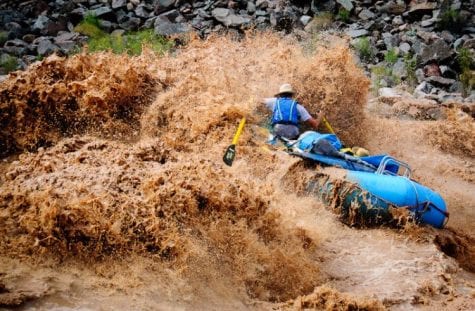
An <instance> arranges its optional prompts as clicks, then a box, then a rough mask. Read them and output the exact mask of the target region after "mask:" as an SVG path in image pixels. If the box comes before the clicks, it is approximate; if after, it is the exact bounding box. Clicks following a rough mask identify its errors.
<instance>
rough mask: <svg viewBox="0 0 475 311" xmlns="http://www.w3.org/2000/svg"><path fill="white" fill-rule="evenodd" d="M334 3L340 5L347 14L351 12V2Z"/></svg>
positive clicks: (340, 0)
mask: <svg viewBox="0 0 475 311" xmlns="http://www.w3.org/2000/svg"><path fill="white" fill-rule="evenodd" d="M336 2H337V3H338V4H340V5H341V6H342V7H343V8H344V9H345V10H347V11H348V12H350V11H351V10H353V3H352V2H351V0H336Z"/></svg>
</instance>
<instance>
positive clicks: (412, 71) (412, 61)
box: [404, 53, 417, 88]
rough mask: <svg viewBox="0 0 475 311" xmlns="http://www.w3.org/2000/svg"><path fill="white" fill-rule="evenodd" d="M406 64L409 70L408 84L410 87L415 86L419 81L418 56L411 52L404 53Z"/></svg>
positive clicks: (407, 70)
mask: <svg viewBox="0 0 475 311" xmlns="http://www.w3.org/2000/svg"><path fill="white" fill-rule="evenodd" d="M404 65H405V66H406V72H407V79H406V81H407V84H408V85H409V87H411V88H413V87H415V86H416V83H417V76H416V69H417V58H416V57H413V55H411V54H410V53H408V54H406V55H404Z"/></svg>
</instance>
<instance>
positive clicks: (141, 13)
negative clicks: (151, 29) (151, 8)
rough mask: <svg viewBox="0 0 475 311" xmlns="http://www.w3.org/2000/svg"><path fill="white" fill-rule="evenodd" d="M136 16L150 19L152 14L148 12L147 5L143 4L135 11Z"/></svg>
mask: <svg viewBox="0 0 475 311" xmlns="http://www.w3.org/2000/svg"><path fill="white" fill-rule="evenodd" d="M134 12H135V15H136V16H138V17H141V18H144V19H145V18H149V16H150V12H148V11H147V9H146V8H145V5H143V4H141V5H139V6H138V7H137V8H136V9H135V11H134Z"/></svg>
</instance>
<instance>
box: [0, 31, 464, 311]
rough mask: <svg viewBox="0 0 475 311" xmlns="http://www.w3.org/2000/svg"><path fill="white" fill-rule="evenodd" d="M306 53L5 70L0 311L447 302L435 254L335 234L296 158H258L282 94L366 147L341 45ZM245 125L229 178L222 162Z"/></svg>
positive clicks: (283, 45) (75, 60)
mask: <svg viewBox="0 0 475 311" xmlns="http://www.w3.org/2000/svg"><path fill="white" fill-rule="evenodd" d="M305 50H306V49H305V47H303V46H302V45H301V44H300V43H298V42H296V41H294V40H292V39H291V38H280V37H278V36H277V35H274V34H266V33H264V34H258V35H250V36H248V37H247V38H246V39H243V40H242V41H236V40H233V39H232V38H228V37H214V38H210V39H209V40H207V41H200V40H194V39H191V41H190V42H189V44H188V45H187V46H186V47H183V48H182V49H181V50H179V51H176V52H175V53H174V54H170V55H166V56H164V57H161V58H156V57H155V56H154V55H153V54H151V53H149V52H145V53H144V54H143V55H142V56H140V57H134V58H130V57H127V56H116V55H112V54H109V53H102V54H94V55H86V54H84V55H77V56H73V57H71V58H68V59H63V58H58V57H51V58H48V59H46V60H44V61H43V62H41V63H39V64H37V65H35V66H33V67H32V68H30V69H29V70H28V71H26V72H23V73H15V74H14V75H13V76H10V78H9V79H8V80H7V81H5V82H4V83H2V84H1V85H0V105H1V106H0V109H1V111H2V115H1V117H0V121H1V124H2V130H1V134H0V146H2V155H3V156H7V155H10V157H9V158H6V159H7V160H6V161H4V163H3V164H2V165H1V166H0V169H1V172H2V176H1V186H0V219H1V224H2V226H1V228H0V232H1V235H2V237H1V238H0V249H1V250H2V257H1V258H2V260H1V267H2V270H3V271H4V273H3V274H2V275H0V277H1V279H0V281H1V282H0V283H2V284H5V288H4V289H3V290H0V303H3V304H4V305H15V304H14V303H13V302H11V303H10V304H7V303H6V302H5V301H7V300H5V299H6V298H5V297H6V296H4V295H10V296H8V297H9V298H12V297H13V296H12V295H14V294H16V295H17V296H18V295H19V296H18V297H20V298H17V300H16V301H17V302H18V304H21V303H22V302H23V301H26V300H29V299H30V300H35V299H36V301H33V302H30V303H29V304H26V305H25V308H27V309H28V308H35V307H38V308H45V307H47V308H49V309H54V308H63V307H64V308H70V309H75V308H80V307H81V306H82V307H91V308H94V306H98V305H99V306H102V307H104V308H106V309H107V308H114V306H115V307H121V308H123V307H124V306H126V307H129V308H138V309H147V308H150V309H156V308H176V307H181V308H185V309H186V308H192V307H200V306H201V307H203V308H204V307H210V306H215V307H224V308H233V309H248V308H253V309H260V308H262V309H268V308H273V307H275V308H282V309H287V308H290V309H292V308H297V309H298V308H310V307H314V308H327V309H340V308H343V309H348V308H349V309H351V308H354V307H360V308H361V309H365V310H380V309H383V308H384V306H386V307H388V306H389V307H391V306H396V307H397V306H402V307H407V306H413V305H418V304H428V303H430V300H431V295H432V296H437V295H445V293H446V292H447V291H448V294H447V295H451V296H450V297H453V296H454V295H455V290H456V289H457V288H458V287H457V286H458V285H457V284H458V283H457V282H455V281H452V279H453V278H454V277H455V275H456V273H457V264H456V262H455V261H453V260H452V259H449V258H447V257H446V256H445V255H443V254H442V253H441V252H440V251H439V250H438V249H437V248H436V247H435V246H434V245H433V244H432V243H430V242H427V241H426V242H420V241H416V239H415V238H411V236H412V235H410V234H409V235H407V236H408V238H407V239H409V240H407V239H406V238H405V236H406V235H405V234H404V233H401V232H395V231H391V230H388V229H378V230H369V231H365V230H362V231H359V230H355V229H352V228H348V227H345V226H344V225H342V224H341V223H339V222H338V221H337V220H336V217H335V216H334V215H333V214H331V213H329V212H328V211H326V210H325V208H324V206H323V205H322V204H321V203H319V202H318V201H316V200H315V199H314V198H311V197H305V196H300V195H297V194H295V193H292V192H290V191H289V190H288V188H286V187H285V185H284V184H285V183H283V181H284V179H285V178H287V177H288V176H289V175H288V174H287V173H288V172H289V170H291V169H292V167H294V166H293V165H294V164H295V163H296V162H298V161H299V160H297V159H294V158H290V157H289V156H288V155H287V154H285V153H283V152H280V151H269V150H268V149H265V148H262V144H263V139H262V137H261V136H260V134H259V125H261V124H263V123H264V122H265V116H264V114H263V113H262V110H261V108H260V107H259V99H260V98H261V97H268V96H272V95H273V94H274V93H275V90H277V89H278V86H279V85H280V84H281V83H284V82H290V83H292V84H293V85H294V87H295V89H296V90H297V92H298V99H299V100H300V101H301V102H302V103H303V104H304V106H306V107H307V108H308V110H309V111H310V113H312V114H315V113H316V112H317V110H318V109H322V110H323V111H324V112H325V114H326V116H327V118H328V119H329V120H331V122H332V126H333V127H334V128H335V129H338V130H337V132H338V135H339V136H340V137H341V138H342V140H343V141H345V142H346V143H347V144H349V145H352V144H359V145H365V144H370V145H371V144H373V145H374V141H375V139H374V137H373V135H369V134H371V132H370V131H368V130H367V129H368V126H369V121H368V120H370V121H371V122H373V121H374V120H372V119H371V117H368V116H366V115H365V103H366V97H367V92H368V87H369V81H368V80H367V79H366V78H365V76H364V74H363V72H362V71H361V70H360V69H359V68H358V67H357V66H356V65H355V64H354V62H353V60H352V56H351V53H350V51H349V50H348V49H347V48H346V47H345V45H343V44H340V43H335V44H331V45H328V46H325V47H320V48H319V49H318V50H317V51H315V52H314V53H311V54H308V53H306V52H305ZM243 116H246V117H248V119H249V120H250V122H249V124H248V125H247V126H246V129H245V132H244V134H243V137H242V138H241V140H240V142H239V144H238V147H237V159H236V161H235V164H234V165H233V167H231V168H229V167H226V166H224V165H223V163H222V160H221V157H222V153H223V151H224V149H225V147H226V146H227V144H229V143H230V139H231V137H232V135H233V132H234V131H235V128H236V126H237V123H238V122H239V119H240V118H241V117H243ZM383 131H384V130H383ZM386 133H387V132H386ZM308 173H309V172H308V171H306V172H305V171H302V172H301V174H302V176H303V175H304V174H308ZM310 173H311V172H310ZM286 176H287V177H286ZM292 176H294V177H292V178H296V179H299V176H300V175H299V172H297V173H296V172H293V174H292ZM423 234H424V235H425V236H426V237H427V240H430V238H431V237H433V235H434V234H433V233H432V232H426V231H425V232H424V233H423ZM416 254H417V255H416ZM17 259H21V262H20V263H17ZM32 265H33V266H32ZM34 265H36V266H34ZM51 267H53V268H51ZM25 278H28V279H31V280H34V282H32V283H30V286H29V287H28V286H26V285H25V284H26V283H25V282H24V279H25ZM406 280H407V281H406ZM328 286H331V287H332V288H329V287H328ZM427 288H429V289H430V290H427ZM0 289H1V288H0ZM339 291H342V292H347V293H345V294H342V293H340V292H339ZM92 293H97V295H96V294H95V295H93V294H92ZM124 293H125V295H124ZM2 295H3V296H2ZM124 296H129V297H132V299H124ZM2 297H4V298H5V299H3V300H2ZM15 297H16V296H15ZM15 297H13V298H15ZM38 297H43V298H41V299H37V298H38ZM368 297H370V298H368ZM10 300H12V299H10ZM411 304H412V305H411Z"/></svg>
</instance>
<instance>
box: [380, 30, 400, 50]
mask: <svg viewBox="0 0 475 311" xmlns="http://www.w3.org/2000/svg"><path fill="white" fill-rule="evenodd" d="M382 36H383V40H384V44H385V45H386V48H387V49H388V50H390V49H392V48H395V47H397V46H398V45H399V38H398V37H397V36H393V35H392V34H391V33H389V32H385V33H383V34H382Z"/></svg>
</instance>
